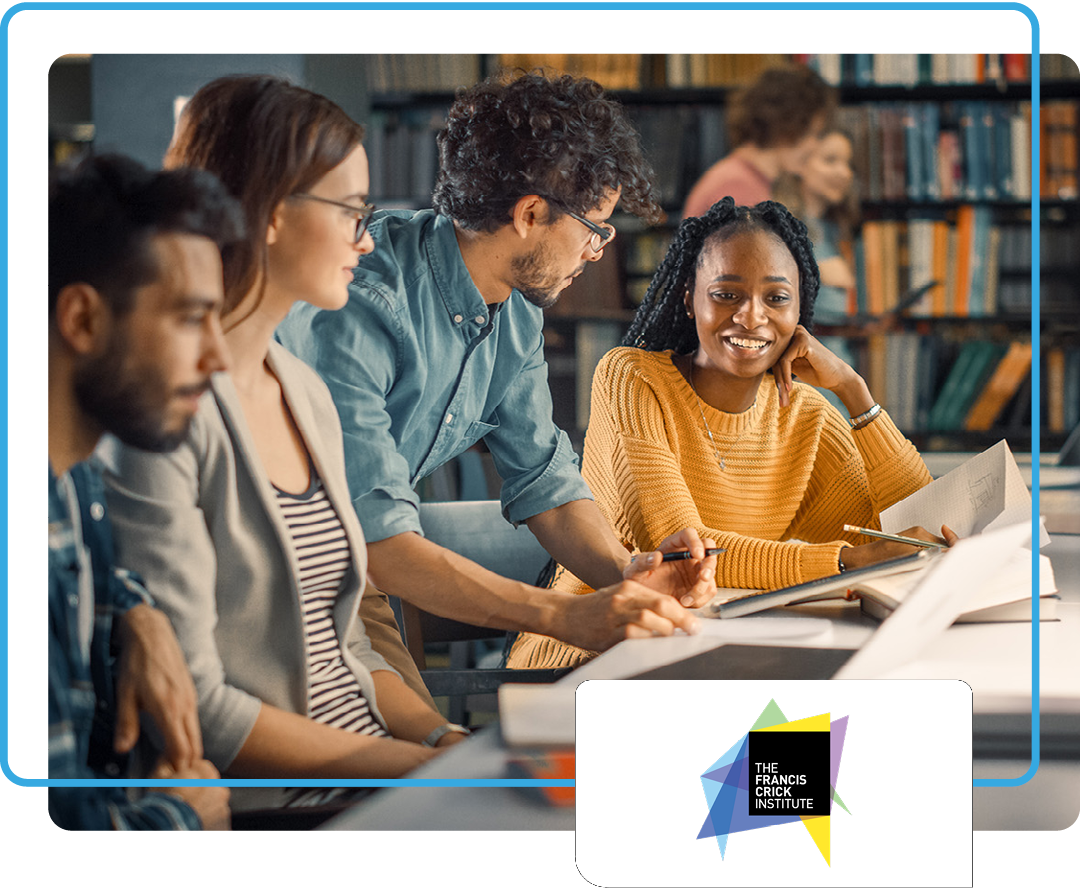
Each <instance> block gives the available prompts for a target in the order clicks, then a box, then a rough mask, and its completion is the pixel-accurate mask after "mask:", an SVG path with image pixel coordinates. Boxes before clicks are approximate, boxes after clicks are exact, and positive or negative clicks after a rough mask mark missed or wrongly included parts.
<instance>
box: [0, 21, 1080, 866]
mask: <svg viewBox="0 0 1080 888" xmlns="http://www.w3.org/2000/svg"><path fill="white" fill-rule="evenodd" d="M10 6H11V4H5V9H6V8H8V7H10ZM1028 6H1029V7H1030V8H1031V9H1032V10H1033V11H1034V12H1035V13H1036V15H1037V16H1038V19H1039V23H1040V26H1041V35H1042V51H1043V52H1064V53H1066V54H1068V55H1071V56H1072V57H1073V58H1077V57H1078V56H1080V53H1078V47H1077V43H1078V41H1080V28H1078V27H1077V25H1078V16H1077V13H1076V12H1075V5H1074V3H1073V2H1072V0H1031V2H1030V3H1029V4H1028ZM1030 44H1031V32H1030V25H1029V23H1028V20H1027V19H1026V18H1025V17H1023V16H1022V15H1021V14H1020V13H1018V12H1015V11H1007V12H1006V11H993V12H987V11H974V10H973V11H970V12H969V11H965V12H943V11H933V12H930V11H923V12H910V11H905V12H891V13H887V12H875V13H869V12H854V11H848V12H841V13H828V12H819V11H815V12H802V13H793V12H775V11H772V12H769V11H756V12H735V11H682V10H662V11H644V10H639V11H633V12H631V11H626V10H617V11H616V10H611V11H608V10H602V11H596V12H586V11H581V10H561V11H518V12H514V13H509V12H500V11H496V10H485V11H479V12H462V11H450V10H447V11H446V12H430V11H424V12H421V11H404V10H397V11H390V12H378V11H371V10H367V11H349V12H329V13H328V12H316V11H307V12H290V13H286V12H250V11H247V12H221V11H215V12H206V13H198V12H153V13H151V12H129V11H122V12H100V11H89V10H88V11H86V12H85V13H81V12H72V11H53V12H38V11H21V12H18V13H17V14H16V15H15V16H14V17H13V18H12V19H11V20H10V23H9V31H8V45H7V49H8V54H9V55H8V58H9V68H8V76H9V95H8V105H9V121H10V133H11V136H10V141H9V145H8V152H9V164H10V167H9V171H10V172H9V182H10V184H11V199H10V211H9V217H8V224H9V231H10V235H9V244H8V250H9V253H8V255H9V263H10V268H9V279H8V305H9V318H8V321H9V330H10V331H14V332H13V333H10V334H9V361H8V374H9V428H10V429H11V436H10V439H9V442H8V446H9V454H10V464H9V473H8V480H9V490H10V502H11V503H15V504H16V506H15V507H14V508H12V507H11V506H10V505H9V514H8V521H9V540H8V545H9V549H8V551H9V576H8V590H9V599H10V601H9V613H8V620H9V625H10V626H11V627H14V628H13V629H12V632H11V636H12V637H11V638H10V639H9V642H10V649H9V661H8V668H9V674H12V675H15V676H17V677H18V682H17V683H16V684H15V685H13V686H12V687H11V688H10V689H9V690H10V696H11V703H10V708H9V713H8V715H9V719H10V725H11V728H10V736H9V743H10V747H9V749H10V755H9V762H10V763H11V764H12V766H13V768H14V771H15V772H16V773H17V774H18V775H20V776H22V777H38V776H44V772H45V756H44V749H45V724H46V721H47V718H46V713H45V701H46V669H45V661H46V658H45V636H44V632H39V631H37V628H36V627H42V626H44V625H45V620H46V610H45V608H46V604H45V586H44V582H43V580H42V578H43V577H44V576H45V571H46V568H45V546H44V542H43V533H44V531H43V530H42V529H41V528H43V527H44V524H45V498H44V496H42V483H43V482H42V479H41V472H42V471H44V467H43V466H41V463H42V462H44V453H45V440H46V438H45V435H46V419H45V416H46V414H45V378H46V363H45V355H46V337H45V325H44V323H43V319H44V309H43V294H42V292H41V291H42V281H43V277H44V269H45V244H44V238H43V237H42V232H43V231H44V230H45V223H46V204H45V199H44V196H45V192H46V164H45V148H46V139H45V133H46V74H47V71H48V68H49V65H50V64H51V63H52V61H53V59H55V58H56V57H57V56H58V55H61V54H63V53H70V52H97V53H105V52H173V53H178V52H227V53H238V52H259V53H277V52H283V53H297V52H301V53H303V52H325V53H331V52H446V51H447V50H452V51H455V52H524V51H533V52H540V51H552V52H888V51H893V52H988V51H993V52H1027V51H1029V49H1030ZM0 834H2V835H3V836H4V848H5V850H6V851H7V856H8V859H9V861H10V863H11V865H12V866H13V867H14V868H15V872H17V873H19V874H20V875H18V876H16V879H17V881H16V882H15V884H19V883H21V882H23V881H25V880H26V878H27V875H28V874H29V873H30V872H37V873H40V875H39V878H41V879H44V878H45V873H48V874H49V881H53V880H54V879H55V880H59V877H60V874H61V873H66V874H68V875H70V876H72V877H75V875H76V874H77V877H78V879H79V882H80V883H81V884H83V885H87V886H96V885H113V884H124V883H127V882H129V881H130V880H131V879H132V878H133V877H135V878H138V879H139V880H140V881H145V880H148V879H151V878H152V879H153V880H154V883H155V884H156V885H162V886H169V885H186V884H188V883H189V881H190V880H191V879H192V878H199V879H200V881H207V874H208V873H210V872H214V871H215V870H218V871H219V872H220V873H221V874H222V876H224V875H225V874H228V873H235V874H236V876H237V877H238V878H243V879H244V880H262V881H264V882H265V884H267V885H278V884H286V883H288V882H294V881H297V880H300V879H305V880H307V879H310V878H312V873H313V871H312V870H311V869H310V861H309V860H308V859H307V856H308V854H310V853H311V852H312V851H316V850H317V853H318V856H319V858H320V863H319V866H318V867H317V868H316V869H315V870H314V872H317V873H318V876H317V877H318V878H320V879H344V880H346V881H345V883H346V884H351V883H353V882H359V881H363V882H364V883H373V882H374V883H386V884H390V885H397V884H409V885H412V884H431V885H435V884H438V885H466V884H469V885H473V884H476V883H477V882H506V883H511V884H513V885H514V886H515V888H518V886H522V888H527V886H532V885H537V886H540V885H543V886H561V885H581V884H583V882H582V881H581V878H580V876H579V875H578V874H577V871H576V869H575V868H574V862H573V858H574V836H573V833H553V834H540V833H530V834H526V835H520V834H502V833H469V834H458V833H443V834H431V833H413V834H402V833H384V834H352V835H319V836H313V835H280V834H273V835H269V836H258V835H251V834H247V835H240V834H237V835H232V836H222V835H201V836H188V837H183V838H180V837H176V836H170V835H161V834H158V835H141V836H136V835H112V836H100V835H86V834H82V835H80V834H68V835H65V834H62V833H61V832H60V831H59V830H57V829H56V828H55V827H53V826H52V824H51V822H50V821H49V820H48V818H47V815H46V810H45V790H43V789H34V790H29V789H22V788H17V787H15V786H13V785H12V784H10V783H8V782H6V781H0ZM647 841H648V836H647V835H642V836H640V837H639V839H638V843H641V842H647ZM180 842H182V843H183V844H180ZM974 844H975V885H977V886H983V885H990V886H998V885H1001V886H1005V885H1013V884H1019V883H1030V882H1031V881H1033V880H1035V881H1055V880H1058V879H1059V878H1063V873H1064V872H1068V873H1069V877H1068V878H1065V879H1064V880H1065V881H1070V880H1071V878H1072V876H1074V875H1075V873H1076V870H1077V859H1078V858H1077V854H1076V851H1077V849H1078V847H1080V828H1078V827H1077V826H1076V825H1074V826H1073V828H1071V829H1070V830H1068V831H1066V832H1061V833H1003V834H990V833H976V834H975V837H974ZM899 850H900V849H898V851H899ZM119 856H123V857H124V858H127V859H128V860H129V861H130V863H125V864H123V865H119V864H118V857H119ZM94 860H101V861H102V864H101V865H100V866H95V865H94V864H93V863H92V861H94ZM139 863H141V864H142V865H141V866H133V865H132V864H139ZM28 867H32V869H28ZM136 873H138V874H139V876H134V874H136ZM208 881H209V883H210V884H224V883H225V881H226V880H225V878H224V877H212V878H210V879H209V880H208Z"/></svg>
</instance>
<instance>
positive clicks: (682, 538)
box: [623, 527, 723, 607]
mask: <svg viewBox="0 0 1080 888" xmlns="http://www.w3.org/2000/svg"><path fill="white" fill-rule="evenodd" d="M722 551H723V549H719V548H717V546H716V541H715V540H712V539H705V540H703V539H701V537H700V536H699V534H698V532H697V531H696V530H694V528H692V527H686V528H683V529H682V530H681V531H679V532H678V533H674V534H672V535H671V536H669V537H667V538H666V539H664V540H663V541H662V542H661V543H660V545H659V546H658V547H657V549H656V551H654V552H639V553H638V554H637V555H635V556H634V557H632V558H631V559H630V562H629V564H627V565H626V568H625V569H624V570H623V577H624V578H625V579H627V580H635V581H636V582H639V583H642V584H644V585H646V586H648V587H649V588H651V589H653V590H655V591H657V592H664V593H665V594H667V595H671V596H673V597H674V598H676V599H678V601H679V603H680V604H682V605H683V606H684V607H700V606H701V605H703V604H704V603H705V602H707V601H709V600H710V599H711V598H712V597H713V596H714V595H715V594H716V556H717V554H718V553H719V552H722Z"/></svg>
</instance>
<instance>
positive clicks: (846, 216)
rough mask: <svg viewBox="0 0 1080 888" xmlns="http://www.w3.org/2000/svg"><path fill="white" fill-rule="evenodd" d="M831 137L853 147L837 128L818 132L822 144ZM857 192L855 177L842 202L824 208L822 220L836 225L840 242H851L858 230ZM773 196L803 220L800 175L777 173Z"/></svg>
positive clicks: (843, 133) (845, 133)
mask: <svg viewBox="0 0 1080 888" xmlns="http://www.w3.org/2000/svg"><path fill="white" fill-rule="evenodd" d="M833 135H836V136H843V137H844V138H845V139H847V141H848V144H849V145H851V146H852V148H854V147H855V140H854V139H853V138H851V136H850V135H849V134H848V133H847V131H846V130H842V129H840V127H837V126H831V127H828V128H827V129H826V130H825V131H824V132H822V134H821V138H822V140H823V141H824V139H825V138H826V137H828V136H833ZM852 170H853V172H857V170H855V169H854V160H853V161H852ZM858 190H859V189H858V177H857V176H856V177H855V178H854V179H853V180H852V182H851V187H850V188H848V191H847V194H845V195H844V199H843V200H842V201H840V203H837V204H832V205H831V206H829V207H828V208H826V210H825V213H824V214H823V216H822V218H823V219H826V220H828V221H830V222H834V223H835V224H836V227H837V229H839V231H840V239H841V240H842V241H846V240H851V238H853V237H854V236H855V233H856V231H858V229H859V223H860V221H861V217H862V213H861V211H860V203H859V193H858ZM773 197H774V198H775V199H776V200H778V201H779V202H780V203H782V204H784V205H785V206H786V207H787V208H788V209H789V210H791V212H792V213H794V214H795V215H796V216H798V217H799V218H800V219H805V212H806V207H805V206H804V205H803V195H802V177H801V176H798V175H795V174H794V173H781V174H780V177H779V178H778V179H777V180H776V182H775V183H773Z"/></svg>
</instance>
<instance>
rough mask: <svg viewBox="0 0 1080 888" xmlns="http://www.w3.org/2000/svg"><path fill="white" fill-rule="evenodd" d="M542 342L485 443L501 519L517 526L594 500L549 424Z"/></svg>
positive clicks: (566, 442) (570, 451)
mask: <svg viewBox="0 0 1080 888" xmlns="http://www.w3.org/2000/svg"><path fill="white" fill-rule="evenodd" d="M547 374H548V366H547V362H546V361H545V360H544V344H543V337H542V336H539V335H538V336H537V338H536V345H535V348H534V349H533V351H532V353H531V354H530V355H529V357H528V359H527V360H526V362H525V364H524V366H523V367H522V368H521V371H520V372H519V373H517V374H516V376H515V378H514V380H513V381H512V382H511V383H510V385H509V386H508V387H507V389H506V394H505V396H504V397H503V399H502V402H501V403H500V404H499V406H498V408H497V410H496V416H497V417H498V420H499V422H498V427H497V428H495V429H493V430H492V431H491V432H489V433H488V435H487V436H486V437H485V438H484V441H485V443H486V444H487V447H488V450H490V451H491V455H492V458H493V459H494V461H495V467H496V469H497V470H498V472H499V475H500V476H501V477H502V479H503V486H502V492H501V494H500V496H501V500H502V509H503V516H504V517H505V518H506V519H507V520H508V521H511V522H513V523H514V524H515V525H516V524H519V523H521V522H522V521H525V520H526V519H527V518H531V517H532V516H533V515H538V514H539V513H541V512H546V511H547V510H548V509H554V508H555V507H557V506H561V505H563V504H564V503H568V502H572V501H573V500H580V499H592V493H591V492H590V491H589V486H588V485H587V484H586V483H585V481H584V479H582V477H581V472H580V469H579V465H578V457H577V454H576V453H575V452H574V448H573V447H572V446H571V445H570V439H569V438H568V437H567V435H566V433H565V432H564V431H562V429H560V428H559V427H558V426H556V425H555V423H554V421H553V420H552V418H551V407H552V405H551V389H550V388H549V386H548V375H547Z"/></svg>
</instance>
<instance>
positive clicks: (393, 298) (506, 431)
mask: <svg viewBox="0 0 1080 888" xmlns="http://www.w3.org/2000/svg"><path fill="white" fill-rule="evenodd" d="M370 231H371V235H372V237H373V238H374V240H375V250H374V251H373V252H372V253H370V254H368V255H366V256H361V257H360V263H359V265H358V266H357V269H356V273H355V275H354V279H353V283H352V284H351V285H350V287H349V302H348V305H347V306H346V307H345V308H343V309H341V310H340V311H320V310H319V309H316V308H314V307H312V306H311V305H308V304H306V303H300V304H298V305H296V306H295V307H294V308H293V310H292V311H291V312H290V314H289V316H288V317H287V318H286V319H285V320H284V322H282V324H281V326H279V327H278V330H277V338H278V339H279V341H280V342H282V343H283V344H284V345H285V347H286V348H288V349H289V350H290V351H292V352H293V353H294V354H296V355H297V356H299V357H300V358H301V359H302V360H304V361H306V362H307V363H308V364H310V365H311V366H312V367H314V368H315V370H316V371H318V373H319V375H321V376H322V378H323V379H324V380H325V382H326V384H327V386H329V388H330V392H331V394H332V395H333V398H334V403H335V404H336V405H337V409H338V413H339V414H340V416H341V425H342V428H343V430H344V433H345V458H346V462H347V470H348V478H349V489H350V493H351V495H352V498H353V503H354V505H355V507H356V512H357V515H359V517H360V523H361V525H362V526H363V528H364V535H365V536H366V537H367V540H368V542H376V541H378V540H382V539H386V538H387V537H391V536H395V535H397V534H399V533H405V532H408V531H416V532H421V531H420V522H419V518H418V511H417V506H418V498H417V496H416V493H415V491H414V487H415V486H416V484H417V482H418V481H420V479H422V478H424V477H425V476H426V475H429V474H431V473H432V472H433V471H435V469H437V468H438V467H439V466H441V465H443V464H444V463H446V462H447V461H449V460H450V459H452V458H453V457H455V456H457V455H458V454H460V453H461V452H462V451H464V450H466V449H468V448H469V447H470V446H472V445H473V444H475V443H476V442H477V441H479V440H480V439H481V438H483V439H484V442H485V443H486V445H487V447H488V449H489V450H490V451H491V455H492V457H493V459H494V461H495V468H496V469H497V471H498V472H499V475H500V476H501V477H502V479H503V486H502V493H501V499H502V508H503V515H504V517H506V518H507V520H509V521H512V522H513V523H515V524H517V523H519V522H521V521H524V520H525V519H526V518H530V517H531V516H533V515H536V514H538V513H540V512H544V511H547V510H548V509H552V508H555V507H556V506H560V505H563V504H564V503H567V502H571V501H573V500H579V499H591V498H592V494H591V493H590V492H589V488H588V486H587V485H586V484H585V482H584V481H583V480H582V478H581V474H580V471H579V469H578V460H577V455H576V454H575V453H574V451H573V448H572V447H571V445H570V441H569V439H568V438H567V436H566V434H565V433H564V432H562V431H561V430H560V429H559V428H557V427H556V426H555V424H554V422H553V421H552V418H551V392H550V389H549V388H548V381H547V363H546V362H545V361H544V343H543V336H542V329H543V323H544V321H543V313H542V311H541V310H540V309H539V308H537V307H536V306H534V305H532V304H530V303H529V302H527V301H526V300H525V298H524V297H523V296H522V295H521V294H520V293H519V292H518V291H516V290H515V291H513V292H512V294H511V296H510V298H509V299H508V300H506V302H504V303H501V304H498V305H495V306H492V307H490V308H489V306H488V305H486V304H485V303H484V300H483V299H482V297H481V296H480V291H479V290H477V288H476V285H475V284H474V283H473V281H472V278H471V277H470V276H469V272H468V269H467V268H466V267H465V263H464V261H463V260H462V258H461V252H460V250H459V249H458V245H457V238H456V237H455V235H454V225H453V223H452V222H451V220H450V219H448V218H447V217H445V216H441V215H437V214H436V213H435V212H434V211H433V210H421V211H420V212H416V213H413V212H405V211H383V212H379V213H376V214H375V217H374V220H373V222H372V223H371V226H370Z"/></svg>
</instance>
